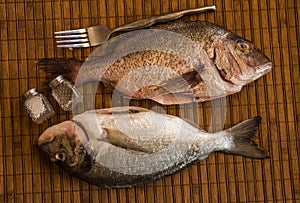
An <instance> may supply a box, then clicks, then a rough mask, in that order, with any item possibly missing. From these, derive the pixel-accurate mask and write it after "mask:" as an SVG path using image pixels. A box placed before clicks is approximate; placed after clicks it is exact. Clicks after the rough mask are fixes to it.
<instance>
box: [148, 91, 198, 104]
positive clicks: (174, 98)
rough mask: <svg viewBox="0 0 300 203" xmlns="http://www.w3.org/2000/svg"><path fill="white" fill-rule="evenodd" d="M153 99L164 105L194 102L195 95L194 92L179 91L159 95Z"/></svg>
mask: <svg viewBox="0 0 300 203" xmlns="http://www.w3.org/2000/svg"><path fill="white" fill-rule="evenodd" d="M151 99H152V100H154V101H156V102H158V103H160V104H163V105H172V104H185V103H191V102H193V101H194V99H195V95H194V93H192V92H178V93H169V94H163V95H158V96H155V97H151Z"/></svg>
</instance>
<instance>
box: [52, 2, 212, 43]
mask: <svg viewBox="0 0 300 203" xmlns="http://www.w3.org/2000/svg"><path fill="white" fill-rule="evenodd" d="M209 10H216V7H215V6H206V7H201V8H192V9H186V10H182V11H176V12H173V13H168V14H162V15H158V16H152V17H149V18H145V19H142V20H138V21H135V22H133V23H129V24H126V25H123V26H120V27H117V28H115V29H113V30H110V29H109V28H107V27H105V26H103V25H96V26H92V27H89V28H83V29H77V30H66V31H58V32H54V35H55V39H57V41H56V43H57V47H61V48H80V47H91V46H97V45H101V44H103V43H104V42H106V41H107V40H108V39H109V37H110V36H111V34H112V33H115V32H120V31H131V30H137V29H142V28H146V27H149V26H151V25H153V24H155V23H161V22H167V21H172V20H176V19H178V18H180V17H182V16H184V15H187V14H195V13H201V12H205V11H209Z"/></svg>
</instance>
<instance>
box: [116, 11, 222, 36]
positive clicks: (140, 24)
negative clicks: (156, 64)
mask: <svg viewBox="0 0 300 203" xmlns="http://www.w3.org/2000/svg"><path fill="white" fill-rule="evenodd" d="M209 10H216V7H215V6H206V7H201V8H192V9H186V10H182V11H176V12H173V13H168V14H162V15H158V16H152V17H149V18H145V19H142V20H138V21H135V22H133V23H129V24H126V25H123V26H120V27H117V28H115V29H113V30H112V32H111V33H113V32H119V31H131V30H137V29H142V28H146V27H149V26H151V25H153V24H155V23H162V22H167V21H172V20H176V19H178V18H180V17H182V16H184V15H187V14H195V13H201V12H205V11H209Z"/></svg>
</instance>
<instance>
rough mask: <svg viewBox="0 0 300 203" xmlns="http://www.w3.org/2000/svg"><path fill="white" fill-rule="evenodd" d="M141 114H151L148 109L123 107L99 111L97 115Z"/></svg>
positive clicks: (96, 111)
mask: <svg viewBox="0 0 300 203" xmlns="http://www.w3.org/2000/svg"><path fill="white" fill-rule="evenodd" d="M141 112H149V110H148V109H145V108H142V107H136V106H123V107H114V108H107V109H97V110H95V113H97V114H134V113H141Z"/></svg>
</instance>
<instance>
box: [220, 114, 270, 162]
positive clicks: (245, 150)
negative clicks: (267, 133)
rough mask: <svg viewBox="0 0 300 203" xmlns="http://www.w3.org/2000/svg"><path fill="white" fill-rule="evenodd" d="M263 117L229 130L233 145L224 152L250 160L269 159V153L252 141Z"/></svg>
mask: <svg viewBox="0 0 300 203" xmlns="http://www.w3.org/2000/svg"><path fill="white" fill-rule="evenodd" d="M260 121H261V117H260V116H257V117H255V118H252V119H248V120H246V121H244V122H242V123H240V124H238V125H236V126H234V127H232V128H230V129H228V130H227V132H229V134H230V135H231V138H232V142H233V144H232V145H231V146H230V148H229V149H225V150H222V151H223V152H226V153H230V154H236V155H241V156H245V157H249V158H257V159H265V158H269V155H268V153H267V152H266V151H265V150H264V149H262V148H259V147H258V146H257V144H256V143H255V142H254V141H253V140H252V137H253V136H254V134H255V133H256V131H257V130H258V127H259V124H260Z"/></svg>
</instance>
